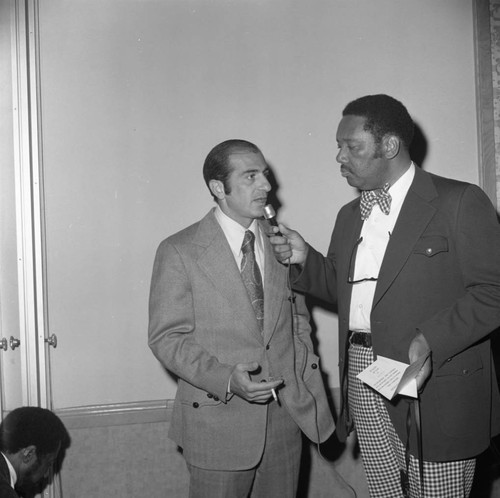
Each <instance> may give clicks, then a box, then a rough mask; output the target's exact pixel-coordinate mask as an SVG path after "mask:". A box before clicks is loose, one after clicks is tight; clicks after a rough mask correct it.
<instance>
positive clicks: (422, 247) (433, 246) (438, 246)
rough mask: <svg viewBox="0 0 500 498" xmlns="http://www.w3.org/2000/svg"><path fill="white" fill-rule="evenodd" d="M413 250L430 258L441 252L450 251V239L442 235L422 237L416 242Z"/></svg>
mask: <svg viewBox="0 0 500 498" xmlns="http://www.w3.org/2000/svg"><path fill="white" fill-rule="evenodd" d="M413 252H414V253H415V254H423V255H424V256H427V257H429V258H430V257H432V256H435V255H436V254H439V253H440V252H448V239H447V238H446V237H442V236H440V235H433V236H429V237H422V238H421V239H420V240H419V241H418V242H417V243H416V244H415V248H414V250H413Z"/></svg>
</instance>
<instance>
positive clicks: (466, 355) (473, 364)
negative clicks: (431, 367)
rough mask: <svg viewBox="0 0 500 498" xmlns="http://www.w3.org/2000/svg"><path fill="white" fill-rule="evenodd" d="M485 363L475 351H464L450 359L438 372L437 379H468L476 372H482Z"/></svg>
mask: <svg viewBox="0 0 500 498" xmlns="http://www.w3.org/2000/svg"><path fill="white" fill-rule="evenodd" d="M482 368H483V362H482V361H481V357H480V356H479V354H477V353H476V352H475V351H471V350H468V351H464V352H463V353H460V354H458V355H457V356H454V357H453V358H448V360H446V361H445V362H444V364H443V365H442V366H441V368H439V369H438V370H437V371H436V377H446V376H452V375H453V376H459V377H468V376H470V375H472V374H474V373H475V372H477V371H479V370H482Z"/></svg>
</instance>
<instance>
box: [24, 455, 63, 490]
mask: <svg viewBox="0 0 500 498" xmlns="http://www.w3.org/2000/svg"><path fill="white" fill-rule="evenodd" d="M58 453H59V447H58V448H57V450H56V451H54V452H53V453H48V454H47V455H42V456H40V457H39V456H37V455H36V452H34V453H33V456H32V457H31V458H30V459H29V461H27V462H26V463H23V465H21V468H20V469H19V475H18V476H17V477H18V482H19V485H21V486H22V485H23V484H27V485H30V484H31V485H33V484H37V483H39V482H40V481H42V480H43V479H44V478H47V477H49V475H50V471H51V469H52V468H53V466H54V462H55V461H56V459H57V455H58Z"/></svg>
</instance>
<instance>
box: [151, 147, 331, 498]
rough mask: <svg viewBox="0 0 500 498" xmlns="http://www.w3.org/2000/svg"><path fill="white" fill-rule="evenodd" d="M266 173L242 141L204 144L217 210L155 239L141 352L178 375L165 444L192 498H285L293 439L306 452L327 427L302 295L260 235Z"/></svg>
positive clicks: (296, 452) (294, 460) (291, 479)
mask: <svg viewBox="0 0 500 498" xmlns="http://www.w3.org/2000/svg"><path fill="white" fill-rule="evenodd" d="M268 173H269V168H268V165H267V164H266V161H265V159H264V157H263V155H262V153H261V152H260V150H259V149H258V148H257V147H256V146H255V145H253V144H251V143H250V142H246V141H244V140H228V141H226V142H223V143H221V144H219V145H217V146H216V147H214V148H213V149H212V151H211V152H210V153H209V154H208V156H207V158H206V160H205V164H204V168H203V174H204V178H205V181H206V184H207V186H208V188H209V190H210V192H211V194H212V196H213V197H214V199H215V201H216V202H217V207H216V208H214V209H212V210H211V211H210V212H209V213H208V214H207V215H206V216H205V217H204V218H203V219H202V220H201V221H199V222H197V223H195V224H194V225H191V226H190V227H188V228H186V229H184V230H182V231H180V232H179V233H177V234H175V235H172V236H171V237H169V238H167V239H166V240H164V241H163V242H162V243H161V244H160V246H159V248H158V251H157V254H156V258H155V262H154V268H153V276H152V282H151V294H150V308H149V310H150V321H149V346H150V347H151V349H152V351H153V353H154V355H155V356H156V357H157V358H158V360H159V361H160V362H161V363H162V365H164V366H165V367H166V368H167V369H168V370H170V371H171V372H172V373H173V374H175V375H176V376H178V378H179V382H178V390H177V394H176V398H175V403H174V410H173V415H172V421H171V426H170V432H169V435H170V437H171V438H172V439H173V440H174V441H175V442H176V443H177V444H178V445H179V446H180V447H181V448H182V450H183V455H184V457H185V459H186V462H187V464H188V469H189V472H190V497H191V498H194V497H202V496H203V497H214V498H221V497H228V498H238V497H241V498H246V497H247V496H250V494H249V493H250V492H251V496H252V497H262V498H264V497H265V498H268V497H270V496H279V497H282V498H285V497H289V498H293V497H295V494H296V490H297V482H298V474H299V463H300V454H301V433H300V432H301V430H302V432H304V433H305V434H306V436H307V437H308V438H309V439H311V440H312V441H314V442H316V443H319V442H321V441H324V440H325V439H327V438H328V437H329V436H330V435H331V434H332V433H333V430H334V423H333V417H332V415H331V412H330V410H329V407H328V403H327V397H326V393H325V390H324V386H323V382H322V378H321V373H320V368H319V359H318V357H317V356H316V355H315V354H314V352H313V346H312V342H311V337H310V333H311V327H310V325H309V315H308V312H307V309H306V307H305V304H304V299H303V296H300V295H297V296H295V299H294V298H293V297H292V296H291V291H290V290H289V288H288V286H287V269H286V268H285V267H284V266H283V265H281V264H279V263H278V262H277V261H276V258H275V257H274V254H273V252H272V248H271V245H270V244H269V241H268V239H267V237H266V236H265V230H264V226H263V224H264V223H265V222H264V221H262V220H261V218H262V216H263V208H264V206H265V204H266V202H267V195H268V192H269V191H270V189H271V186H270V184H269V181H268V179H267V175H268ZM247 237H249V239H252V240H254V242H252V244H254V246H255V250H254V251H252V256H251V257H252V261H253V263H252V269H253V270H254V271H256V270H257V268H255V265H254V263H257V265H258V274H257V275H255V274H253V276H252V277H251V279H250V280H251V281H252V285H253V287H252V289H253V290H252V289H250V290H248V289H247V288H246V286H245V283H244V281H247V278H246V277H244V273H245V269H244V268H246V267H247V264H250V263H249V261H250V260H248V259H246V258H247V257H250V256H246V254H247V253H246V252H245V251H244V249H243V248H242V244H243V242H244V241H245V240H247ZM245 244H246V243H245ZM240 268H241V270H240ZM262 283H263V302H262V295H261V296H260V297H256V296H254V295H253V291H254V290H255V288H256V286H257V287H258V288H259V292H262V286H261V284H262ZM250 296H252V298H251V297H250ZM254 304H255V305H256V307H257V309H256V308H254V306H253V305H254ZM259 305H260V307H259Z"/></svg>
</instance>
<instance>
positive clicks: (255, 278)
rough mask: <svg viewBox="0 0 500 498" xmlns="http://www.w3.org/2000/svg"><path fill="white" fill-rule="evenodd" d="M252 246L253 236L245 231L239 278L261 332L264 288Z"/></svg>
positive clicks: (248, 231)
mask: <svg viewBox="0 0 500 498" xmlns="http://www.w3.org/2000/svg"><path fill="white" fill-rule="evenodd" d="M254 244H255V235H254V234H253V232H252V231H250V230H247V231H246V232H245V237H244V239H243V244H242V246H241V252H242V253H243V258H242V259H241V278H242V279H243V283H244V284H245V287H246V288H247V291H248V295H249V296H250V300H251V301H252V306H253V309H254V311H255V316H256V318H257V321H258V322H259V325H260V330H262V329H263V327H264V287H263V286H262V275H261V273H260V270H259V265H258V264H257V261H256V260H255V250H254Z"/></svg>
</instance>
